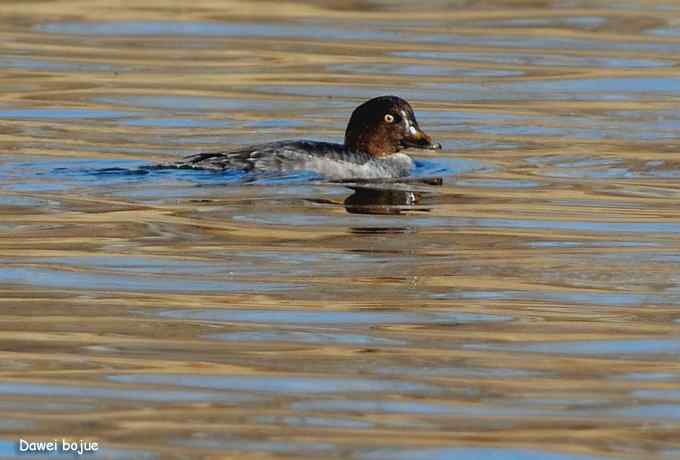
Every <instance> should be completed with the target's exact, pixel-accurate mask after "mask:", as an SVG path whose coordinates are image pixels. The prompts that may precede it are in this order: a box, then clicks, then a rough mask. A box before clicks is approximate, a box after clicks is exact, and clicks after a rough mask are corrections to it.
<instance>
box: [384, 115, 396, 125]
mask: <svg viewBox="0 0 680 460" xmlns="http://www.w3.org/2000/svg"><path fill="white" fill-rule="evenodd" d="M385 122H386V123H393V122H394V115H390V114H389V113H386V114H385Z"/></svg>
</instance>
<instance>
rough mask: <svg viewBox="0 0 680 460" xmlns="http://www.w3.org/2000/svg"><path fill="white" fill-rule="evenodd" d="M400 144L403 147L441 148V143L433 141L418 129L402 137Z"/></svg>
mask: <svg viewBox="0 0 680 460" xmlns="http://www.w3.org/2000/svg"><path fill="white" fill-rule="evenodd" d="M401 145H402V146H404V147H405V148H412V149H424V150H440V149H441V148H442V145H441V144H435V143H433V142H432V138H431V137H430V136H428V135H427V134H425V133H424V132H422V131H420V130H418V131H416V133H415V134H414V135H413V136H409V137H405V138H403V139H402V140H401Z"/></svg>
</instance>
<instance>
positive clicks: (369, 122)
mask: <svg viewBox="0 0 680 460" xmlns="http://www.w3.org/2000/svg"><path fill="white" fill-rule="evenodd" d="M404 148H418V149H440V148H441V145H439V144H433V143H432V138H431V137H430V136H428V135H427V134H425V132H424V131H422V130H421V129H420V127H419V126H418V122H417V121H416V116H415V114H414V112H413V109H412V108H411V105H410V104H409V103H408V102H406V101H405V100H404V99H401V98H399V97H396V96H380V97H376V98H373V99H371V100H369V101H366V102H364V103H363V104H361V105H360V106H359V107H357V108H356V109H354V112H352V116H351V117H350V119H349V123H348V124H347V129H346V131H345V143H344V144H335V143H330V142H319V141H310V140H285V141H277V142H270V143H266V144H257V145H252V146H247V147H241V148H236V149H234V150H229V151H223V152H214V153H199V154H196V155H191V156H188V157H186V158H184V159H183V160H181V161H179V162H178V163H175V165H174V166H176V167H179V168H195V169H209V170H218V171H223V170H241V171H245V172H255V173H257V172H265V173H290V172H295V171H310V172H314V173H317V174H319V175H320V176H323V177H325V178H327V179H331V180H338V179H377V178H395V177H403V176H408V175H409V174H410V173H411V171H412V169H413V160H412V159H411V157H409V156H408V155H406V154H405V153H401V150H402V149H404Z"/></svg>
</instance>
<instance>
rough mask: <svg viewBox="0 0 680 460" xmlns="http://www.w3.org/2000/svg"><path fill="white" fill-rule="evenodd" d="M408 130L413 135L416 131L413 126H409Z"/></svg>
mask: <svg viewBox="0 0 680 460" xmlns="http://www.w3.org/2000/svg"><path fill="white" fill-rule="evenodd" d="M408 130H409V131H410V132H411V134H413V135H414V136H415V135H416V133H417V132H418V131H417V130H416V129H415V128H414V127H413V126H409V128H408Z"/></svg>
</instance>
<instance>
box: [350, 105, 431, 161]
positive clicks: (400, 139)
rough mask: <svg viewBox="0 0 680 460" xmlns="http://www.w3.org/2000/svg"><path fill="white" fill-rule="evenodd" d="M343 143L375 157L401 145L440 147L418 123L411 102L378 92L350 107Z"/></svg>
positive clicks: (387, 153) (355, 150)
mask: <svg viewBox="0 0 680 460" xmlns="http://www.w3.org/2000/svg"><path fill="white" fill-rule="evenodd" d="M345 146H346V147H348V148H349V149H350V150H351V151H353V152H364V153H368V154H370V155H373V156H375V157H382V156H385V155H391V154H393V153H397V152H398V151H399V150H401V149H402V148H408V147H413V148H419V149H440V148H441V145H439V144H433V143H432V138H431V137H430V136H428V135H427V134H425V132H424V131H422V130H421V129H420V127H419V126H418V122H417V121H416V116H415V114H414V113H413V109H412V108H411V105H410V104H409V103H408V102H406V101H405V100H403V99H401V98H399V97H396V96H380V97H376V98H373V99H371V100H369V101H366V102H364V103H363V104H361V105H360V106H359V107H357V108H356V109H354V112H352V116H351V117H350V119H349V123H348V124H347V130H346V131H345Z"/></svg>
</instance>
